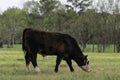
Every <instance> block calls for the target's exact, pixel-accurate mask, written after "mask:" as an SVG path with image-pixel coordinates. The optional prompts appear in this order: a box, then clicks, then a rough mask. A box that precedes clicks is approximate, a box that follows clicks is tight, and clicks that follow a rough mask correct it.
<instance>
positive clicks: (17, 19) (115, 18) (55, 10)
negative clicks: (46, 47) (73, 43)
mask: <svg viewBox="0 0 120 80" xmlns="http://www.w3.org/2000/svg"><path fill="white" fill-rule="evenodd" d="M108 1H109V2H108V5H107V7H106V6H105V5H106V4H104V3H101V2H100V0H98V3H96V4H97V7H95V6H93V2H92V0H67V2H68V4H61V3H60V1H58V0H39V1H34V0H32V1H28V2H26V3H25V4H24V7H23V9H19V8H16V7H13V8H8V9H7V10H6V11H4V12H3V13H2V14H0V47H3V46H2V45H3V44H7V47H8V48H10V47H14V44H18V43H19V44H21V43H22V31H23V29H25V28H35V29H38V30H43V31H49V32H61V33H67V34H70V35H71V36H73V37H74V38H75V39H76V40H77V41H78V43H79V44H80V46H81V47H82V50H84V49H85V48H86V46H87V45H90V44H91V45H92V51H94V49H95V45H97V48H98V52H105V49H106V48H107V47H109V46H111V45H113V46H114V47H113V48H114V49H113V50H114V52H120V14H119V3H120V1H119V0H118V2H116V3H115V2H112V1H111V0H108ZM116 1H117V0H116ZM100 4H101V5H100Z"/></svg>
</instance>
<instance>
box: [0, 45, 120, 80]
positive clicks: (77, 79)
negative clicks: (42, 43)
mask: <svg viewBox="0 0 120 80" xmlns="http://www.w3.org/2000/svg"><path fill="white" fill-rule="evenodd" d="M84 54H87V55H88V58H89V60H90V65H91V69H92V71H91V72H89V73H87V72H84V71H82V70H81V69H80V68H79V67H78V66H77V65H76V63H75V62H74V61H73V67H74V69H75V72H72V73H71V72H70V70H69V68H68V66H67V65H66V63H65V62H64V61H62V63H61V65H60V68H59V72H58V73H55V72H54V66H55V58H56V57H55V56H47V57H44V58H43V57H42V56H41V55H38V59H37V60H38V65H39V67H40V70H41V72H40V73H35V72H34V68H33V66H32V65H30V67H31V72H29V73H27V72H26V70H25V61H24V54H23V52H22V50H21V46H15V48H10V49H8V48H3V49H0V80H120V54H119V53H91V52H85V53H84Z"/></svg>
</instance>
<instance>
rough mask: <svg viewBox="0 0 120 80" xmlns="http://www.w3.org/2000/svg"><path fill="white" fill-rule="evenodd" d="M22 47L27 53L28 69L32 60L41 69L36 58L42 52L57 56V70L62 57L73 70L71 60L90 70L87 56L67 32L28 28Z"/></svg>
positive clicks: (25, 31) (43, 54)
mask: <svg viewBox="0 0 120 80" xmlns="http://www.w3.org/2000/svg"><path fill="white" fill-rule="evenodd" d="M22 47H23V51H24V53H25V61H26V67H27V70H28V71H29V63H30V61H31V62H32V64H33V66H34V68H35V71H36V72H39V71H40V70H39V68H38V65H37V60H36V58H37V53H40V54H41V55H42V56H46V55H56V56H57V58H56V66H55V72H58V67H59V64H60V62H61V60H62V59H63V60H65V61H66V62H67V64H68V66H69V68H70V70H71V72H73V71H74V69H73V67H72V62H71V60H74V61H75V62H76V63H77V64H78V66H80V67H81V68H82V69H83V70H84V71H87V72H89V71H90V69H89V61H88V59H87V56H84V55H83V53H82V51H81V50H80V48H79V46H78V44H77V42H76V40H75V39H74V38H73V37H71V36H69V35H67V34H62V33H52V32H44V31H38V30H34V29H31V28H27V29H25V30H24V31H23V43H22Z"/></svg>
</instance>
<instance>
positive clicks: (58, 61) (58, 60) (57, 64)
mask: <svg viewBox="0 0 120 80" xmlns="http://www.w3.org/2000/svg"><path fill="white" fill-rule="evenodd" d="M62 58H63V56H62V55H58V56H57V59H56V66H55V72H58V67H59V65H60V62H61V60H62Z"/></svg>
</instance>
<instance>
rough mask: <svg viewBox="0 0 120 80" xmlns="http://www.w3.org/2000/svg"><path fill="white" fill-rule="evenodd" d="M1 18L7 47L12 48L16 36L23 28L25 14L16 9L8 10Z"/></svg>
mask: <svg viewBox="0 0 120 80" xmlns="http://www.w3.org/2000/svg"><path fill="white" fill-rule="evenodd" d="M2 18H3V19H2V20H3V30H4V35H5V38H6V40H7V44H8V47H13V46H14V43H15V36H16V34H17V33H18V32H19V31H20V30H21V28H22V27H24V26H25V13H24V12H23V11H22V10H20V9H18V8H9V9H7V10H6V11H5V12H4V13H3V15H2Z"/></svg>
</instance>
